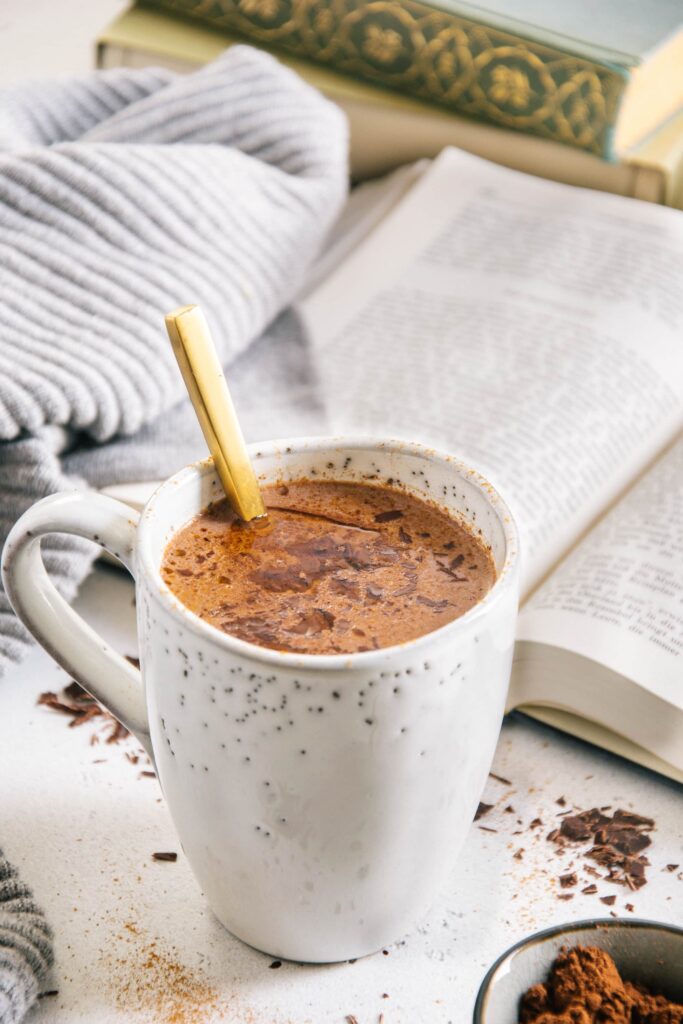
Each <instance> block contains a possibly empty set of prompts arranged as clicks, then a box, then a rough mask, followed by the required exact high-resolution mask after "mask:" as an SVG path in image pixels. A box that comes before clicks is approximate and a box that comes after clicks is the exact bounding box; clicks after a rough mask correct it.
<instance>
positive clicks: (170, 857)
mask: <svg viewBox="0 0 683 1024" xmlns="http://www.w3.org/2000/svg"><path fill="white" fill-rule="evenodd" d="M152 860H165V861H168V862H169V863H171V864H172V863H174V862H175V861H177V860H178V854H177V853H173V852H171V851H168V852H165V851H163V850H162V851H161V852H160V853H153V854H152Z"/></svg>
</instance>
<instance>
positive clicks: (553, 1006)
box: [519, 946, 683, 1024]
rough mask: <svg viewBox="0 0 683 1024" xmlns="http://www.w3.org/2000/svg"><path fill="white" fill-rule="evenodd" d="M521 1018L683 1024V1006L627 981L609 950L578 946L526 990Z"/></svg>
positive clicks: (522, 1023) (525, 1022) (557, 1022)
mask: <svg viewBox="0 0 683 1024" xmlns="http://www.w3.org/2000/svg"><path fill="white" fill-rule="evenodd" d="M519 1024H683V1006H680V1005H678V1004H677V1003H672V1002H670V1001H669V1000H668V999H667V998H666V997H665V996H663V995H653V994H652V993H651V992H649V991H648V990H647V989H646V988H644V987H643V986H641V985H638V984H636V983H634V982H631V981H624V980H623V979H622V977H621V975H620V974H619V971H618V970H617V967H616V965H615V963H614V961H613V960H612V958H611V956H610V955H609V954H608V953H606V952H605V951H604V950H602V949H597V948H595V947H593V946H576V947H574V948H573V949H567V948H564V949H563V950H561V952H560V954H559V956H558V957H557V959H556V960H555V962H554V964H553V966H552V969H551V971H550V976H549V978H548V980H547V981H546V982H545V983H543V984H540V985H534V986H532V988H530V989H528V990H527V992H525V994H524V995H523V996H522V999H521V1002H520V1009H519Z"/></svg>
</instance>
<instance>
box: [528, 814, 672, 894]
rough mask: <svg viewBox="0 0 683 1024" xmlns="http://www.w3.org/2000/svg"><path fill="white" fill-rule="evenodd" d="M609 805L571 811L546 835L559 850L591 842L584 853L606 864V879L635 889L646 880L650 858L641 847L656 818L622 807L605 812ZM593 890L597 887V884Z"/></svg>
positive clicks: (646, 843) (647, 840)
mask: <svg viewBox="0 0 683 1024" xmlns="http://www.w3.org/2000/svg"><path fill="white" fill-rule="evenodd" d="M562 799H564V798H562ZM557 802H558V803H559V800H558V801H557ZM609 809H610V807H609V805H606V806H604V807H593V808H591V809H590V810H587V811H582V812H580V813H578V814H573V813H572V814H568V815H566V816H564V817H563V818H562V822H561V824H560V826H559V828H555V829H552V830H551V831H550V832H549V833H548V835H547V837H546V838H547V839H548V841H549V842H552V843H555V845H556V847H557V850H556V852H557V853H560V852H561V851H562V849H563V848H564V847H566V846H569V845H572V846H574V845H578V844H580V843H588V844H590V845H589V848H588V849H587V850H585V851H584V853H583V856H584V857H586V858H588V859H590V860H592V861H594V862H595V863H597V864H599V865H600V866H601V867H603V868H607V874H606V875H605V876H603V877H604V878H605V880H606V881H608V882H611V883H612V884H614V885H625V886H627V887H628V888H629V889H631V890H632V891H635V890H636V889H640V888H641V887H642V886H643V885H645V883H646V881H647V879H646V877H645V868H646V867H647V866H648V864H649V861H648V859H647V857H645V856H644V855H643V853H642V851H643V850H645V849H647V847H648V846H650V845H651V843H652V840H651V838H650V836H649V835H648V834H647V833H648V832H649V831H651V830H652V829H653V828H654V827H655V822H654V820H653V819H652V818H648V817H645V816H644V815H641V814H635V813H634V812H632V811H625V810H622V809H618V810H616V811H615V812H614V813H613V814H612V815H611V816H609V815H607V814H605V811H608V810H609ZM672 870H675V867H674V868H672ZM586 871H587V873H588V874H592V875H593V877H595V878H598V877H600V875H599V873H598V872H597V871H596V870H595V869H594V868H590V867H586ZM583 891H584V892H585V891H586V890H585V889H584V890H583ZM590 891H591V892H592V891H597V888H596V887H594V889H591V890H590Z"/></svg>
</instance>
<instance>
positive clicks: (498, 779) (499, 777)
mask: <svg viewBox="0 0 683 1024" xmlns="http://www.w3.org/2000/svg"><path fill="white" fill-rule="evenodd" d="M489 778H491V779H495V780H496V782H502V783H503V785H504V786H511V785H512V783H511V782H510V780H509V779H506V778H505V777H504V776H503V775H496V773H495V772H489Z"/></svg>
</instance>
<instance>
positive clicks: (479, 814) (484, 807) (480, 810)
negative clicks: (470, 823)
mask: <svg viewBox="0 0 683 1024" xmlns="http://www.w3.org/2000/svg"><path fill="white" fill-rule="evenodd" d="M492 807H493V804H485V803H484V802H483V800H480V801H479V806H478V807H477V809H476V811H475V814H474V820H475V821H479V819H480V818H483V817H484V815H485V814H488V813H489V811H490V810H491V808H492Z"/></svg>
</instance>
